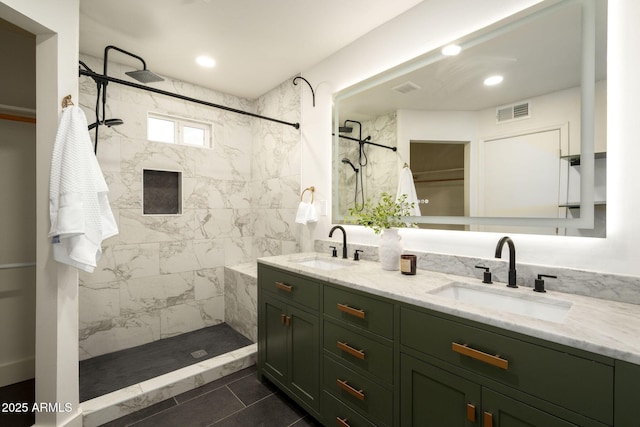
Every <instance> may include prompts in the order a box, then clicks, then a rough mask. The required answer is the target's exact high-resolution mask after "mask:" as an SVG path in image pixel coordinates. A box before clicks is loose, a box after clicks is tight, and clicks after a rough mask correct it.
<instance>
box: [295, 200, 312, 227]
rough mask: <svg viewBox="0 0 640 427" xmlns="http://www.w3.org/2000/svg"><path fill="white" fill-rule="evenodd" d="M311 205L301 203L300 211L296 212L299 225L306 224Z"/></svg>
mask: <svg viewBox="0 0 640 427" xmlns="http://www.w3.org/2000/svg"><path fill="white" fill-rule="evenodd" d="M309 207H310V205H309V203H307V202H300V204H299V205H298V211H297V212H296V222H297V223H298V224H306V223H307V216H308V215H309Z"/></svg>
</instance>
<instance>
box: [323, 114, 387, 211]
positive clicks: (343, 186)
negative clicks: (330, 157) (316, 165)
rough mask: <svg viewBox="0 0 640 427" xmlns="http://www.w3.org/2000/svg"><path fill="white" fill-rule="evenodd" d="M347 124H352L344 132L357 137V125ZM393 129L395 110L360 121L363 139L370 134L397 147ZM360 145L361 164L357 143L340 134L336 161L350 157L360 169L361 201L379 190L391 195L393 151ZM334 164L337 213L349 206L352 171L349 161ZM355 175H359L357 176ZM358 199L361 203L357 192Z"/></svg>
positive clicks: (352, 184) (352, 188) (354, 178)
mask: <svg viewBox="0 0 640 427" xmlns="http://www.w3.org/2000/svg"><path fill="white" fill-rule="evenodd" d="M348 126H353V131H352V132H351V133H350V134H344V135H345V136H349V137H351V138H356V139H357V138H358V137H359V136H360V135H359V129H358V125H354V124H353V123H350V124H348ZM397 131H398V120H397V114H396V113H395V112H394V113H389V114H384V115H382V116H378V117H376V118H374V119H372V120H367V121H363V122H362V138H363V139H364V138H366V137H367V136H371V141H372V142H375V143H376V144H382V145H386V146H388V147H397V146H398V143H397V139H398V137H397ZM364 147H365V148H364V152H365V155H366V157H363V163H365V162H366V164H367V166H365V167H361V166H359V165H358V157H359V154H358V151H359V145H358V143H357V142H356V141H352V140H349V139H344V138H341V139H340V150H339V153H340V154H339V156H340V158H339V159H338V160H337V161H338V162H339V161H340V159H342V158H345V157H346V158H348V159H349V160H351V163H353V164H354V165H355V167H356V168H358V169H360V172H359V173H362V171H364V177H363V182H362V184H363V185H362V186H363V188H364V194H365V201H366V199H368V198H371V199H372V200H374V201H375V200H376V196H377V195H379V194H380V193H382V192H387V193H390V194H393V195H394V196H395V194H396V191H397V182H398V157H397V154H396V153H395V152H393V151H391V150H387V149H385V148H381V147H376V146H373V145H365V146H364ZM336 167H337V168H338V172H339V173H338V186H339V187H340V194H339V198H340V213H342V214H343V215H346V214H347V213H348V209H349V208H350V207H353V204H354V196H355V185H356V174H355V173H354V172H353V169H351V167H350V166H349V165H344V164H342V163H339V164H338V165H337V166H336ZM358 179H360V178H359V177H358ZM358 189H360V183H358ZM343 190H344V191H343ZM358 203H362V199H361V196H360V195H358Z"/></svg>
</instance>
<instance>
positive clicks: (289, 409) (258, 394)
mask: <svg viewBox="0 0 640 427" xmlns="http://www.w3.org/2000/svg"><path fill="white" fill-rule="evenodd" d="M320 425H321V424H320V423H318V422H317V421H316V420H314V419H313V418H312V417H311V416H310V415H308V414H306V413H305V412H304V410H303V409H301V408H300V407H299V406H298V405H297V404H296V403H295V402H293V401H292V400H290V399H289V398H288V397H286V396H284V395H283V394H281V393H280V392H279V391H277V389H276V388H275V387H273V386H271V385H270V384H269V383H268V382H265V383H264V384H263V383H260V382H259V381H258V379H257V378H256V368H255V366H252V367H250V368H246V369H243V370H242V371H238V372H236V373H234V374H231V375H228V376H226V377H224V378H220V379H219V380H216V381H214V382H211V383H209V384H206V385H204V386H202V387H199V388H197V389H194V390H191V391H188V392H185V393H183V394H180V395H178V396H176V397H174V398H171V399H167V400H165V401H162V402H160V403H157V404H156V405H153V406H151V407H148V408H145V409H143V410H140V411H138V412H134V413H133V414H130V415H127V416H125V417H122V418H118V419H117V420H114V421H111V422H109V423H107V424H104V425H103V426H102V427H225V426H229V427H258V426H260V427H319V426H320Z"/></svg>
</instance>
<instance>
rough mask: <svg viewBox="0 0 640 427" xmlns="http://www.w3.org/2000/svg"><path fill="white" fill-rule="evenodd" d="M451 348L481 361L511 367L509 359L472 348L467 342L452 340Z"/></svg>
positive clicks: (505, 367)
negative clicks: (461, 342) (459, 342)
mask: <svg viewBox="0 0 640 427" xmlns="http://www.w3.org/2000/svg"><path fill="white" fill-rule="evenodd" d="M451 350H453V351H455V352H456V353H460V354H462V355H464V356H468V357H470V358H472V359H476V360H479V361H481V362H484V363H488V364H489V365H493V366H497V367H498V368H500V369H504V370H507V369H509V361H508V360H506V359H503V358H501V357H499V356H497V355H496V356H493V355H491V354H488V353H485V352H483V351H480V350H476V349H475V348H471V347H469V346H467V345H466V344H458V343H457V342H452V343H451Z"/></svg>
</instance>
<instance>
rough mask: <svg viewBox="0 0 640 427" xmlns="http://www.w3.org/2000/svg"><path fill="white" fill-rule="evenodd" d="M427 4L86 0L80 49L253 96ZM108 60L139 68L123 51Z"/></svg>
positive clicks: (408, 0) (406, 0) (399, 0)
mask: <svg viewBox="0 0 640 427" xmlns="http://www.w3.org/2000/svg"><path fill="white" fill-rule="evenodd" d="M420 2H421V0H393V1H390V0H348V1H345V0H134V1H132V0H109V1H105V0H80V52H81V53H83V54H88V55H92V56H96V57H98V58H102V57H103V55H104V48H105V47H106V46H108V45H114V46H117V47H119V48H121V49H124V50H126V51H129V52H131V53H134V54H136V55H139V56H141V57H142V58H144V60H145V61H146V63H147V68H148V69H150V70H152V71H154V72H155V73H157V74H160V75H161V76H163V77H170V78H175V79H178V80H182V81H186V82H190V83H194V84H197V85H200V86H203V87H207V88H211V89H214V90H218V91H221V92H224V93H228V94H232V95H236V96H241V97H245V98H249V99H254V98H257V97H259V96H260V95H262V94H264V93H266V92H268V91H269V90H270V89H272V88H274V87H275V86H277V85H279V84H280V83H282V82H283V81H285V80H286V79H288V78H291V77H293V76H294V75H296V74H297V73H299V72H301V71H304V70H305V69H308V68H310V67H312V66H313V65H315V64H317V63H318V62H320V61H322V60H323V59H325V58H326V57H328V56H330V55H331V54H333V53H334V52H336V51H338V50H340V49H341V48H343V47H344V46H346V45H348V44H349V43H351V42H352V41H354V40H356V39H357V38H359V37H361V36H362V35H364V34H366V33H367V32H369V31H371V30H372V29H374V28H376V27H378V26H380V25H381V24H383V23H385V22H386V21H389V20H390V19H392V18H394V17H395V16H397V15H400V14H401V13H403V12H405V11H407V10H408V9H410V8H412V7H413V6H415V5H416V4H418V3H420ZM198 55H209V56H211V57H213V58H214V59H215V60H216V62H217V65H216V66H215V67H214V68H210V69H205V68H202V67H200V66H198V65H197V64H196V63H195V58H196V57H197V56H198ZM109 60H110V61H115V62H121V63H124V64H128V65H133V66H136V67H137V66H139V62H136V61H132V60H131V58H128V57H127V56H126V55H124V54H121V53H118V52H116V51H110V52H109ZM95 71H96V72H100V71H99V70H95ZM114 77H118V78H122V79H129V77H127V76H114Z"/></svg>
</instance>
